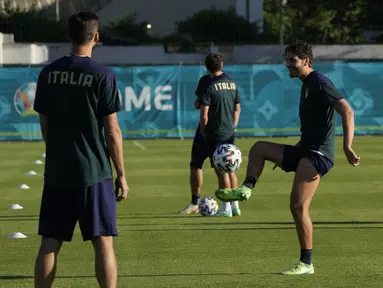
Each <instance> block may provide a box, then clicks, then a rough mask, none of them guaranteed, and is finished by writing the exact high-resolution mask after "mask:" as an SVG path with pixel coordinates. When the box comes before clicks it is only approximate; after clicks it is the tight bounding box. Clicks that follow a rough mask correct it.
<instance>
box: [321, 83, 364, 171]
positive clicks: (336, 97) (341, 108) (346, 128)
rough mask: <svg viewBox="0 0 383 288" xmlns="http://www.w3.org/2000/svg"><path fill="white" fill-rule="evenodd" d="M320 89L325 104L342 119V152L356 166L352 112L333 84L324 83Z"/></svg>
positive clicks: (357, 159)
mask: <svg viewBox="0 0 383 288" xmlns="http://www.w3.org/2000/svg"><path fill="white" fill-rule="evenodd" d="M322 89H323V91H324V94H325V97H326V98H325V100H326V102H327V104H328V105H329V106H331V107H333V108H334V109H335V111H336V112H337V113H338V114H339V115H340V116H341V118H342V127H343V151H344V153H345V154H346V157H347V160H348V162H349V163H350V164H351V165H353V166H358V165H359V160H360V157H359V156H357V155H356V153H355V152H354V150H353V149H352V142H353V139H354V132H355V125H354V111H353V110H352V108H351V106H350V105H349V104H348V103H347V101H346V99H344V98H343V96H342V94H341V93H340V92H339V91H338V89H336V88H335V86H334V85H333V84H331V83H326V84H324V85H322Z"/></svg>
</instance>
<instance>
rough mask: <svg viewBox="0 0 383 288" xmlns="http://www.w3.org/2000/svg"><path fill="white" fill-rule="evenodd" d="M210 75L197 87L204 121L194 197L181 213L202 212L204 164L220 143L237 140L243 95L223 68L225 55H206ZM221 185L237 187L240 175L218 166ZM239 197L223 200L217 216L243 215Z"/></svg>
mask: <svg viewBox="0 0 383 288" xmlns="http://www.w3.org/2000/svg"><path fill="white" fill-rule="evenodd" d="M205 66H206V69H207V71H208V75H205V76H203V77H202V78H201V79H200V81H199V83H198V87H197V90H196V95H197V97H198V98H197V101H196V108H197V109H199V110H200V122H199V126H198V127H197V130H196V133H195V136H194V141H193V146H192V153H191V162H190V187H191V192H192V201H191V203H189V204H188V205H187V206H186V207H185V208H184V209H183V210H181V211H180V213H181V214H190V213H193V212H198V201H199V198H200V192H201V187H202V166H203V164H204V162H205V160H206V158H210V163H211V167H214V165H213V162H212V157H213V154H214V151H215V149H216V148H217V147H219V146H220V145H222V144H234V140H235V130H236V127H237V125H238V121H239V115H240V110H241V109H240V108H241V107H240V97H239V94H238V89H237V87H236V84H235V83H234V81H233V80H232V79H230V77H229V76H228V75H227V74H226V73H224V72H223V70H222V69H223V57H222V56H221V55H219V54H215V53H210V54H209V55H208V56H207V57H206V59H205ZM215 172H216V174H217V177H218V183H219V188H234V187H237V182H238V181H237V175H236V173H235V172H233V173H226V174H224V173H222V172H220V171H219V170H218V169H215ZM240 215H241V211H240V209H239V206H238V201H234V202H233V203H231V204H230V203H228V202H223V203H222V208H221V210H220V211H218V213H216V214H215V216H217V217H232V216H240Z"/></svg>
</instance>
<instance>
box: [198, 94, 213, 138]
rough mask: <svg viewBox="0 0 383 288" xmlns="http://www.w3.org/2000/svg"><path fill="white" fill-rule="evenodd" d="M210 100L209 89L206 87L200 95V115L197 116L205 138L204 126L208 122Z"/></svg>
mask: <svg viewBox="0 0 383 288" xmlns="http://www.w3.org/2000/svg"><path fill="white" fill-rule="evenodd" d="M210 102H211V90H210V89H206V90H205V91H204V92H203V93H202V94H201V97H200V104H201V106H200V109H199V110H200V117H199V125H200V131H201V134H202V136H203V137H204V138H205V137H206V134H205V127H206V125H207V123H208V122H209V107H210Z"/></svg>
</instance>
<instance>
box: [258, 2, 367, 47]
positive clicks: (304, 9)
mask: <svg viewBox="0 0 383 288" xmlns="http://www.w3.org/2000/svg"><path fill="white" fill-rule="evenodd" d="M279 10H280V1H279V0H277V1H275V0H265V4H264V19H265V34H266V35H268V36H269V38H274V39H275V38H277V37H278V35H279V22H280V21H279ZM363 14H364V6H363V0H337V1H330V0H317V1H309V0H289V1H288V3H287V5H286V7H284V26H285V29H284V38H285V39H286V41H293V40H296V39H304V40H305V41H307V42H310V43H317V44H335V43H347V44H355V43H359V42H361V41H362V25H361V21H362V19H363Z"/></svg>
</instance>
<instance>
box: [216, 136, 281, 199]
mask: <svg viewBox="0 0 383 288" xmlns="http://www.w3.org/2000/svg"><path fill="white" fill-rule="evenodd" d="M284 149H285V145H283V144H278V143H273V142H267V141H258V142H256V143H255V144H254V145H253V147H252V148H251V149H250V152H249V157H248V159H249V162H248V164H247V172H246V180H245V181H244V183H243V184H242V186H241V187H239V188H234V189H219V190H217V191H216V192H215V195H216V197H217V198H218V199H220V200H221V201H230V202H232V201H237V200H239V201H246V200H248V199H249V198H250V196H251V191H252V189H254V186H255V183H256V182H257V180H258V178H259V177H260V176H261V174H262V171H263V167H264V166H265V162H266V161H271V162H273V163H275V164H276V165H277V166H279V167H282V165H283V152H284Z"/></svg>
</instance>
